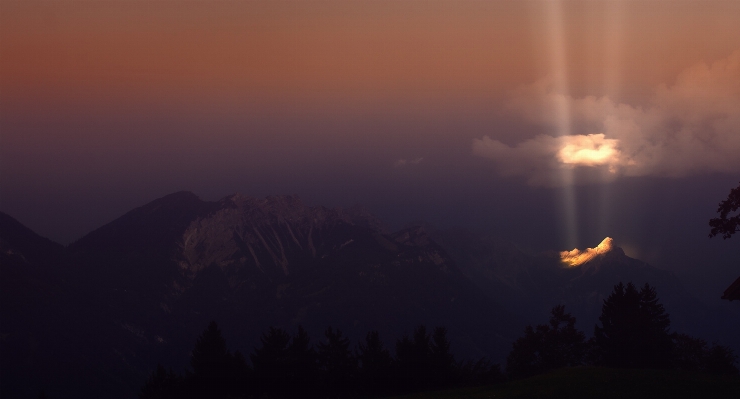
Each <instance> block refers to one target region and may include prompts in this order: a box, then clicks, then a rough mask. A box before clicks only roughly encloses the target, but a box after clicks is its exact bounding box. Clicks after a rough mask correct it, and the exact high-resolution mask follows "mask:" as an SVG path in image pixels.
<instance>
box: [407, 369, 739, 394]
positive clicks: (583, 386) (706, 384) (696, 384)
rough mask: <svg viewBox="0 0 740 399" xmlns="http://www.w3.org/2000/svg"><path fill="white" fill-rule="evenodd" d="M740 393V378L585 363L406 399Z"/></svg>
mask: <svg viewBox="0 0 740 399" xmlns="http://www.w3.org/2000/svg"><path fill="white" fill-rule="evenodd" d="M738 397H740V377H738V376H716V375H707V374H700V373H692V372H685V371H674V370H635V369H606V368H594V367H580V368H569V369H560V370H555V371H552V372H550V373H547V374H543V375H538V376H536V377H532V378H527V379H524V380H518V381H512V382H508V383H504V384H500V385H494V386H490V387H476V388H466V389H456V390H450V391H438V392H425V393H419V394H413V395H406V396H399V397H398V398H399V399H400V398H405V399H417V398H418V399H422V398H425V399H426V398H429V399H447V398H449V399H453V398H470V399H473V398H481V399H488V398H507V399H540V398H553V399H554V398H557V399H566V398H567V399H581V398H582V399H592V398H601V399H643V398H644V399H654V398H672V399H673V398H686V399H693V398H713V399H725V398H726V399H735V398H738Z"/></svg>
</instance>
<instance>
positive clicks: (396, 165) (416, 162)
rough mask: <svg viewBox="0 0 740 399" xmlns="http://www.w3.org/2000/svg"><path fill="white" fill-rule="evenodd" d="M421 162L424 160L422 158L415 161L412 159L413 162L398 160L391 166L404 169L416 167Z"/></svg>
mask: <svg viewBox="0 0 740 399" xmlns="http://www.w3.org/2000/svg"><path fill="white" fill-rule="evenodd" d="M423 160H424V158H421V157H419V158H416V159H413V160H408V159H399V160H398V161H396V162H395V163H394V164H393V166H394V167H396V168H400V167H404V166H406V165H418V164H419V163H421V161H423Z"/></svg>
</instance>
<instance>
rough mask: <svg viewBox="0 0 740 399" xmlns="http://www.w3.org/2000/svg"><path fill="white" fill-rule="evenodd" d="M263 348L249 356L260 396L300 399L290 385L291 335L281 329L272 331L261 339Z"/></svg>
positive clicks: (272, 328)
mask: <svg viewBox="0 0 740 399" xmlns="http://www.w3.org/2000/svg"><path fill="white" fill-rule="evenodd" d="M260 341H261V343H262V346H261V347H260V348H258V349H255V351H254V353H252V354H250V355H249V358H250V359H251V360H252V365H253V367H254V376H255V381H256V385H257V393H258V395H259V396H267V397H279V398H287V397H298V396H299V392H296V391H295V389H294V387H293V386H291V384H290V379H289V377H288V376H289V371H290V357H289V354H288V344H289V343H290V335H289V334H288V333H287V332H286V331H285V330H282V329H280V328H275V327H270V329H269V330H268V331H267V332H266V333H265V334H263V335H262V337H261V338H260Z"/></svg>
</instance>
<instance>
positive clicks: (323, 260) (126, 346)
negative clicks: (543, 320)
mask: <svg viewBox="0 0 740 399" xmlns="http://www.w3.org/2000/svg"><path fill="white" fill-rule="evenodd" d="M11 227H12V225H11ZM16 227H17V226H16ZM16 227H13V228H16ZM13 237H14V239H15V238H17V237H18V235H17V234H13ZM29 237H32V236H29ZM29 240H31V239H30V238H29ZM31 241H33V240H31ZM37 241H38V240H37ZM38 242H39V244H38V245H36V246H32V247H30V248H29V249H28V250H27V252H28V253H29V254H30V253H42V252H44V251H46V249H43V248H41V247H42V245H41V244H40V243H42V242H43V240H40V241H38ZM50 245H51V247H54V248H57V249H58V250H57V253H56V255H54V256H50V257H49V261H48V262H46V263H44V262H39V263H38V268H39V270H50V269H52V268H55V269H58V270H59V271H60V272H59V273H58V274H51V275H54V276H57V277H55V279H56V280H54V281H53V282H50V283H48V284H47V286H48V287H47V288H44V287H39V288H32V289H28V290H27V291H28V292H32V294H29V295H30V296H29V297H28V299H27V300H18V299H17V298H15V297H13V296H12V295H10V294H8V295H7V296H6V297H4V298H3V307H4V308H6V307H7V308H9V309H11V310H12V311H11V312H9V313H3V325H18V326H19V327H18V328H16V330H14V331H15V332H12V334H10V336H11V337H12V339H16V336H18V334H21V335H22V334H27V333H28V331H33V335H34V338H33V339H31V341H34V342H39V343H40V344H39V345H40V346H42V347H44V348H45V349H44V353H42V354H40V355H39V356H38V357H37V358H34V359H36V360H32V361H31V362H30V363H29V367H26V368H22V369H19V370H17V372H16V371H12V370H11V369H12V368H13V367H14V364H15V363H17V362H19V361H24V359H27V358H28V353H29V351H30V349H24V350H23V351H20V352H18V353H8V356H7V357H6V358H5V359H3V379H5V376H10V375H15V376H17V377H18V378H17V379H18V380H22V379H24V378H25V379H28V378H31V377H33V378H35V379H33V378H32V380H33V381H37V382H39V381H40V383H42V384H44V385H45V386H48V385H52V386H54V385H56V386H57V387H61V388H60V389H61V390H60V392H61V391H66V392H68V393H71V394H74V395H76V396H81V397H130V396H132V395H134V393H135V392H136V390H138V388H139V387H140V386H141V384H142V383H143V381H144V380H145V378H146V377H147V375H148V373H149V372H150V371H151V370H152V369H153V368H154V366H155V365H156V363H157V362H162V363H164V364H165V365H168V366H172V367H175V368H180V367H182V366H183V365H185V364H187V358H188V356H189V351H190V349H191V348H192V345H193V340H194V339H195V337H197V336H198V334H199V333H200V332H201V331H202V329H203V328H204V326H205V325H207V323H208V322H209V321H211V320H217V321H218V322H219V324H220V325H221V327H222V330H223V331H224V333H225V334H226V338H227V340H228V342H229V343H230V346H231V347H232V348H234V349H239V350H241V351H242V352H245V353H248V352H250V351H251V350H252V349H253V347H254V346H256V345H257V344H258V342H259V341H258V339H259V336H260V335H261V333H262V332H263V331H264V330H265V329H267V328H268V327H269V326H279V327H283V328H286V329H288V330H289V331H294V329H295V328H296V327H297V325H299V324H301V325H303V326H304V327H306V329H307V330H308V331H309V332H310V333H311V335H312V336H313V337H314V340H318V339H320V337H321V334H322V333H323V330H324V329H325V328H326V327H327V326H329V325H331V326H333V327H335V328H340V329H342V330H343V331H344V332H345V333H346V334H348V336H350V337H351V338H352V339H353V340H355V342H356V340H357V339H359V338H361V337H364V334H366V333H367V332H368V331H369V330H371V329H377V330H379V331H380V332H381V336H382V337H383V338H385V339H386V340H388V342H387V343H388V344H390V345H392V342H391V340H393V339H396V338H399V337H400V336H401V334H403V333H404V332H411V331H412V329H413V328H414V327H415V326H416V325H418V324H422V323H423V324H427V325H428V326H430V327H431V326H435V325H445V326H447V327H448V328H449V336H450V338H451V339H452V341H453V350H454V351H455V353H457V354H458V356H460V357H472V356H481V355H486V356H489V357H493V358H494V359H498V360H500V359H502V358H503V356H504V355H505V354H506V352H507V351H508V348H509V345H510V342H511V341H512V340H513V339H514V338H515V335H516V334H517V333H518V328H516V326H518V325H520V324H521V322H520V321H517V320H516V318H514V317H513V316H511V315H510V314H509V313H507V312H505V311H504V310H502V309H501V308H500V307H499V306H498V305H496V304H495V303H494V302H493V301H492V300H491V299H490V298H489V297H488V296H486V295H485V294H484V293H483V292H482V291H481V290H480V289H478V288H477V287H476V286H475V285H474V284H473V283H472V282H471V281H469V280H468V279H467V278H466V277H465V276H464V275H463V274H462V273H461V272H460V270H459V269H458V268H457V267H456V265H455V264H454V262H452V261H451V260H450V259H449V257H448V256H447V255H446V253H445V252H444V250H443V249H442V248H441V247H440V246H438V245H437V244H435V243H434V242H433V240H431V239H430V238H429V237H428V236H427V235H426V234H425V232H424V231H423V230H420V229H409V230H405V231H401V232H398V233H396V234H394V235H389V234H386V233H385V231H384V230H383V229H382V227H381V223H380V222H379V221H377V219H375V218H373V217H372V216H370V215H369V214H368V213H367V212H363V211H362V210H357V209H353V210H350V211H343V210H339V209H327V208H324V207H310V206H307V205H305V204H303V203H302V202H301V201H300V200H299V199H298V198H296V197H291V196H275V197H268V198H265V199H255V198H250V197H246V196H241V195H234V196H229V197H226V198H224V199H222V200H220V201H215V202H208V201H202V200H200V199H198V198H197V197H196V196H195V195H193V194H191V193H176V194H173V195H169V196H166V197H163V198H160V199H158V200H155V201H153V202H151V203H149V204H147V205H144V206H142V207H140V208H137V209H134V210H132V211H131V212H129V213H127V214H125V215H124V216H122V217H121V218H118V219H116V220H114V221H113V222H111V223H109V224H107V225H105V226H103V227H101V228H99V229H97V230H95V231H93V232H91V233H90V234H88V235H86V236H85V237H83V238H82V239H80V240H79V241H77V242H75V243H74V244H72V245H70V246H69V247H68V248H67V249H66V250H61V249H60V248H61V247H59V246H56V245H53V244H50ZM9 248H10V247H9ZM9 250H11V251H16V252H19V250H16V249H12V248H11V249H9ZM14 253H15V252H14ZM19 259H20V258H19ZM5 264H8V265H9V264H10V263H9V262H4V265H5ZM4 274H5V273H4ZM42 274H43V273H42ZM19 279H20V280H24V282H23V284H28V282H27V281H25V280H28V279H27V278H26V276H22V277H21V278H19ZM19 286H22V284H19ZM49 287H54V289H48V288H49ZM8 292H10V291H8ZM17 294H18V295H20V293H17ZM18 298H20V296H18ZM33 298H36V299H38V300H36V301H34V300H33ZM6 304H10V306H5V305H6ZM24 314H25V315H36V314H39V315H41V316H42V317H41V318H39V320H40V321H39V323H40V324H39V325H38V326H36V327H33V328H31V327H27V326H25V327H24V324H23V320H26V319H28V317H27V318H26V319H24V317H26V316H24ZM29 317H30V316H29ZM19 320H20V322H19ZM13 323H15V324H13ZM18 323H20V324H18ZM60 329H63V331H60ZM27 341H28V340H27ZM31 341H28V342H31ZM9 342H10V341H9ZM12 342H14V343H15V342H16V341H12ZM29 345H31V344H26V345H25V347H26V348H29V347H30V346H29ZM10 347H11V346H6V348H10ZM55 348H56V349H55ZM59 348H64V349H63V350H61V352H60V351H59V350H58V349H59ZM50 356H51V357H53V359H49V357H50ZM59 359H63V360H59ZM45 361H48V362H49V365H50V366H49V367H46V368H44V367H40V365H41V364H42V363H43V362H45ZM60 361H61V362H66V366H65V365H62V364H61V363H60ZM38 373H40V374H41V375H35V374H38ZM16 387H17V388H18V389H23V384H16ZM47 392H53V390H49V389H47Z"/></svg>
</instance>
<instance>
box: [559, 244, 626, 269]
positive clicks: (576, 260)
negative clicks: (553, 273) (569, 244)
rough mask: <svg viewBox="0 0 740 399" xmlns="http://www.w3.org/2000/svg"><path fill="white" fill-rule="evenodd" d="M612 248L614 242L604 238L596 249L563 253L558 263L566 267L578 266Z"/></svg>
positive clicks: (576, 249)
mask: <svg viewBox="0 0 740 399" xmlns="http://www.w3.org/2000/svg"><path fill="white" fill-rule="evenodd" d="M613 248H614V240H612V239H611V238H610V237H606V238H604V240H603V241H601V243H600V244H599V245H597V246H596V248H586V249H584V250H583V251H581V250H579V249H578V248H575V249H573V250H572V251H563V252H561V253H560V261H561V262H563V264H564V265H566V266H568V267H577V266H580V265H582V264H584V263H586V262H588V261H590V260H591V259H593V258H595V257H597V256H599V255H603V254H605V253H607V252H609V251H611V250H612V249H613Z"/></svg>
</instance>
